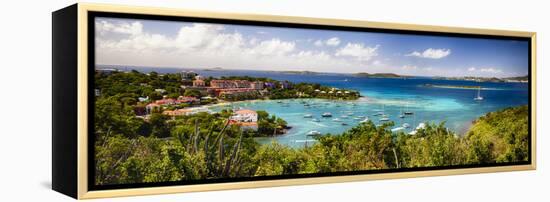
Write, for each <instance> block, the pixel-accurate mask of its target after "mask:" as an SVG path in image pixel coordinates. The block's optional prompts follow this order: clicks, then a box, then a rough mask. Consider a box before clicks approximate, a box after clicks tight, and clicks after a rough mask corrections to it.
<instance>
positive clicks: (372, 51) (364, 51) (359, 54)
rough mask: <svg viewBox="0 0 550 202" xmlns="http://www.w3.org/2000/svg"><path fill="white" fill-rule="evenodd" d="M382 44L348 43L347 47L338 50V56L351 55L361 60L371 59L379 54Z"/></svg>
mask: <svg viewBox="0 0 550 202" xmlns="http://www.w3.org/2000/svg"><path fill="white" fill-rule="evenodd" d="M378 47H380V45H376V46H374V47H368V46H365V45H363V44H358V43H348V44H346V46H345V47H343V48H340V49H338V50H337V51H336V54H335V55H336V56H351V57H354V58H356V59H357V60H359V61H369V60H370V59H371V58H372V57H374V56H377V55H378V53H377V50H378Z"/></svg>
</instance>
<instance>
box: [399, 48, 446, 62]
mask: <svg viewBox="0 0 550 202" xmlns="http://www.w3.org/2000/svg"><path fill="white" fill-rule="evenodd" d="M450 54H451V49H433V48H428V49H426V50H424V51H423V52H418V51H413V52H412V53H409V54H407V55H405V56H415V57H421V58H430V59H441V58H444V57H447V56H448V55H450Z"/></svg>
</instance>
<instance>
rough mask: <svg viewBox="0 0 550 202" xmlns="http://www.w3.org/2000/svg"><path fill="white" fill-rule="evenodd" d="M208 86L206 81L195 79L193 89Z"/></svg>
mask: <svg viewBox="0 0 550 202" xmlns="http://www.w3.org/2000/svg"><path fill="white" fill-rule="evenodd" d="M205 86H206V82H204V80H202V79H195V80H194V81H193V87H205Z"/></svg>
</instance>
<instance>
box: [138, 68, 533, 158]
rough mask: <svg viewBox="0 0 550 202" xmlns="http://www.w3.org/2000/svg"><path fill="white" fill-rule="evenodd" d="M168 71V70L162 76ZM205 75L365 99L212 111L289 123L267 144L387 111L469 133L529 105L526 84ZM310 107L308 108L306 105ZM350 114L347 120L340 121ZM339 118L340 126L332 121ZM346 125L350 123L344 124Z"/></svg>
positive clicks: (298, 142) (294, 142)
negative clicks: (312, 87)
mask: <svg viewBox="0 0 550 202" xmlns="http://www.w3.org/2000/svg"><path fill="white" fill-rule="evenodd" d="M150 70H155V71H158V72H160V73H168V72H170V73H174V72H179V71H181V69H166V68H164V69H145V68H144V69H142V71H145V72H148V71H150ZM163 71H164V72H163ZM194 71H196V72H197V73H199V74H201V75H203V76H213V77H220V76H245V75H246V76H251V77H269V78H272V79H275V80H281V81H282V80H287V81H291V82H294V83H297V82H308V83H320V84H322V85H326V86H332V87H337V88H347V89H353V90H357V91H359V92H360V93H361V95H362V96H364V97H362V98H360V99H359V100H355V101H334V100H323V99H294V100H282V103H278V102H277V101H274V100H259V101H243V102H236V103H231V104H229V105H226V106H216V107H212V110H213V111H219V110H221V109H223V108H247V109H253V110H265V111H267V112H269V113H270V114H274V115H276V116H278V117H281V118H283V119H285V120H286V121H287V122H288V124H289V125H290V126H292V129H290V130H289V131H288V133H287V134H285V135H280V136H276V137H268V138H258V141H260V142H262V143H267V142H271V141H273V140H276V141H278V142H280V143H282V144H286V145H289V146H293V147H300V146H303V145H305V142H306V141H312V139H311V138H307V135H306V134H307V133H308V132H309V131H312V130H317V131H319V132H321V133H323V134H325V133H332V134H339V133H341V132H343V131H345V130H348V129H350V128H352V127H353V126H356V125H357V124H359V122H360V120H356V119H354V118H357V116H366V117H368V118H369V119H370V120H372V121H373V122H374V123H375V124H380V121H379V118H381V117H380V116H374V114H376V113H378V112H380V111H382V110H383V113H384V114H387V115H388V118H389V119H390V121H394V122H395V123H396V126H395V127H398V126H401V125H402V124H404V123H408V124H409V125H411V128H410V129H407V130H405V132H410V131H411V130H413V129H414V128H415V127H416V126H417V125H418V124H419V123H440V122H442V121H445V125H446V127H448V128H449V129H450V130H452V131H454V132H456V133H458V134H464V133H465V132H466V131H467V130H468V128H469V127H470V125H471V122H472V120H475V119H476V118H477V117H479V116H482V115H484V114H486V113H487V112H491V111H496V110H499V109H503V108H506V107H511V106H518V105H525V104H528V102H529V100H528V95H529V91H528V84H525V83H490V82H482V83H479V82H473V81H457V80H438V79H431V78H424V77H417V78H409V79H391V78H359V77H354V76H352V75H349V74H330V73H326V74H312V75H310V74H308V75H300V74H286V73H281V72H268V71H253V70H216V71H202V70H194ZM425 84H432V85H455V86H481V87H482V89H483V90H482V91H481V96H483V97H484V100H483V101H475V100H473V98H474V97H475V96H476V95H477V89H452V88H434V87H425V86H424V85H425ZM304 102H305V103H308V104H309V106H304V104H303V103H304ZM401 111H412V112H414V115H411V116H406V117H405V118H403V119H401V118H399V117H398V116H399V114H400V113H401ZM324 112H330V113H332V115H333V117H331V118H322V117H321V114H322V113H324ZM305 114H311V115H312V116H313V118H317V119H319V120H320V122H313V121H312V118H304V115H305ZM342 115H347V116H348V117H347V118H343V117H341V116H342ZM334 118H338V119H340V121H341V122H336V121H333V119H334ZM342 123H346V124H347V125H342Z"/></svg>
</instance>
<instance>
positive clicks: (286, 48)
mask: <svg viewBox="0 0 550 202" xmlns="http://www.w3.org/2000/svg"><path fill="white" fill-rule="evenodd" d="M295 46H296V44H295V43H294V42H286V41H281V40H280V39H276V38H274V39H271V40H267V41H262V42H260V43H259V44H258V45H257V46H255V47H253V48H252V49H250V52H251V53H253V54H260V55H284V54H286V53H289V52H292V51H293V50H294V47H295Z"/></svg>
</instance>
